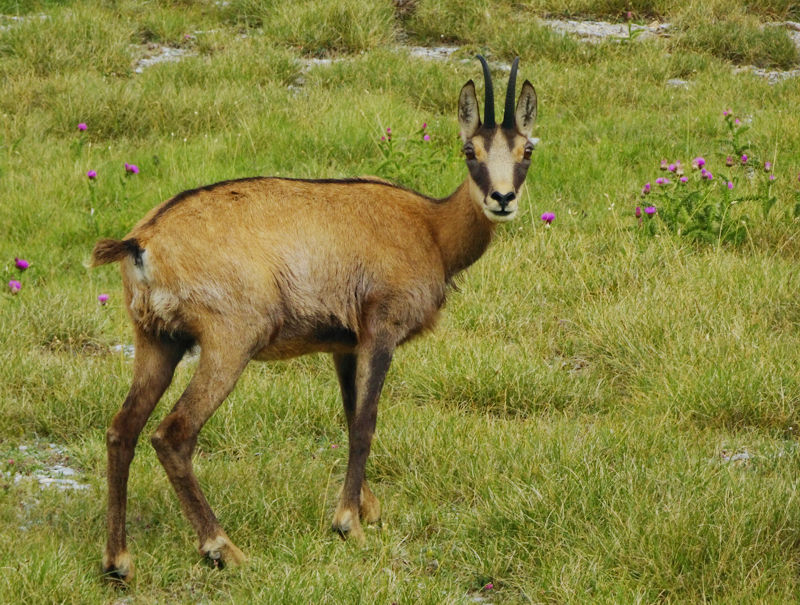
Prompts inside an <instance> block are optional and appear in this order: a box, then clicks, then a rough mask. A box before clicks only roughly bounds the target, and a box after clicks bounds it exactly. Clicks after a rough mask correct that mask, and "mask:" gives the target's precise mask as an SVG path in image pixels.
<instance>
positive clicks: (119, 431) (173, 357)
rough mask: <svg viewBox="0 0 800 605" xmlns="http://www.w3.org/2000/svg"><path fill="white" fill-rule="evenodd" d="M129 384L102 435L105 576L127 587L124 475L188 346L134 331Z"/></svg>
mask: <svg viewBox="0 0 800 605" xmlns="http://www.w3.org/2000/svg"><path fill="white" fill-rule="evenodd" d="M135 346H136V357H135V360H134V365H133V383H132V384H131V388H130V391H129V392H128V396H127V397H126V398H125V402H124V403H123V404H122V409H120V410H119V412H117V414H116V415H115V416H114V419H113V420H112V421H111V426H110V427H109V429H108V431H107V432H106V448H107V451H108V471H107V472H108V516H107V524H108V541H107V543H106V550H105V554H104V555H103V571H104V573H106V574H108V575H109V577H111V578H114V579H117V580H123V581H127V580H129V579H130V578H131V577H132V576H133V562H132V560H131V557H130V555H129V554H128V550H127V546H126V540H125V516H126V505H127V497H128V495H127V494H128V472H129V469H130V464H131V461H132V460H133V454H134V450H135V448H136V441H137V440H138V438H139V433H141V431H142V428H144V425H145V423H146V422H147V419H148V418H149V417H150V414H151V413H152V411H153V409H154V408H155V406H156V404H157V403H158V400H159V399H160V398H161V395H163V394H164V391H166V390H167V387H168V386H169V384H170V382H172V376H173V374H174V372H175V366H177V365H178V362H179V361H180V360H181V358H182V357H183V354H184V352H185V351H186V345H185V344H182V343H179V342H176V341H173V340H168V339H162V338H158V337H156V336H152V335H149V334H145V333H143V332H140V331H137V333H136V335H135Z"/></svg>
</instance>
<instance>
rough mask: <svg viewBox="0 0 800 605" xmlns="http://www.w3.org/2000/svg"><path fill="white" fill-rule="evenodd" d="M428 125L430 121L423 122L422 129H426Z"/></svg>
mask: <svg viewBox="0 0 800 605" xmlns="http://www.w3.org/2000/svg"><path fill="white" fill-rule="evenodd" d="M427 127H428V123H427V122H423V123H422V130H425V129H426V128H427Z"/></svg>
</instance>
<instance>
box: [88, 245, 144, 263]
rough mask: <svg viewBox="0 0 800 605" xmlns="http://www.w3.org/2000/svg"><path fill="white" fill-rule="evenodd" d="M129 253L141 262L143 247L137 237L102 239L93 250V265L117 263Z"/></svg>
mask: <svg viewBox="0 0 800 605" xmlns="http://www.w3.org/2000/svg"><path fill="white" fill-rule="evenodd" d="M128 255H131V256H133V258H134V261H135V262H136V261H138V263H140V262H141V260H140V259H141V255H142V249H141V248H140V247H139V242H137V241H136V240H135V239H133V238H131V239H124V240H121V241H120V240H117V239H101V240H100V241H98V242H97V243H96V244H95V245H94V250H92V267H99V266H100V265H105V264H107V263H116V262H117V261H120V260H122V259H123V258H125V257H126V256H128ZM138 263H137V264H138Z"/></svg>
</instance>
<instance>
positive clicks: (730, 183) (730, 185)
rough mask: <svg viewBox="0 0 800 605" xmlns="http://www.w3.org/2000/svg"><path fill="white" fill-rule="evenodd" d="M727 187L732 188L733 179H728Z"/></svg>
mask: <svg viewBox="0 0 800 605" xmlns="http://www.w3.org/2000/svg"><path fill="white" fill-rule="evenodd" d="M728 189H733V181H728Z"/></svg>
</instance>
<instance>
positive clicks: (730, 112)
mask: <svg viewBox="0 0 800 605" xmlns="http://www.w3.org/2000/svg"><path fill="white" fill-rule="evenodd" d="M722 115H724V116H725V117H726V118H727V117H728V116H732V115H733V110H732V109H726V110H725V111H723V112H722Z"/></svg>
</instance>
